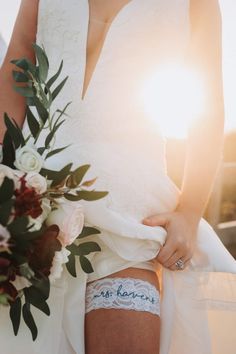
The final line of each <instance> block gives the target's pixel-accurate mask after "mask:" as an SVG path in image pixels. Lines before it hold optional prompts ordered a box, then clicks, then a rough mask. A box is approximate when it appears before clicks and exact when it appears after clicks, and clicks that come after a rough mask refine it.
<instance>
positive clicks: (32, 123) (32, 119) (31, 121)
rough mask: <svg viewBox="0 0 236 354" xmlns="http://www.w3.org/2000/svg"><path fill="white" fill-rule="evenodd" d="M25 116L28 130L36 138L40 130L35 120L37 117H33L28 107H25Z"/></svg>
mask: <svg viewBox="0 0 236 354" xmlns="http://www.w3.org/2000/svg"><path fill="white" fill-rule="evenodd" d="M26 116H27V122H28V126H29V129H30V132H31V134H32V135H33V137H34V138H35V139H36V137H37V135H38V133H39V130H40V125H39V122H38V121H37V119H36V118H35V116H34V115H33V113H32V111H31V110H30V108H29V107H27V109H26Z"/></svg>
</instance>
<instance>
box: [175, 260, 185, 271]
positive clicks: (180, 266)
mask: <svg viewBox="0 0 236 354" xmlns="http://www.w3.org/2000/svg"><path fill="white" fill-rule="evenodd" d="M175 266H176V268H177V269H184V261H183V260H182V259H181V258H180V259H179V260H178V261H177V262H175Z"/></svg>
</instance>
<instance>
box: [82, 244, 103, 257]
mask: <svg viewBox="0 0 236 354" xmlns="http://www.w3.org/2000/svg"><path fill="white" fill-rule="evenodd" d="M100 251H101V247H100V246H99V245H98V244H97V243H96V242H94V241H90V242H84V243H81V244H79V245H78V255H81V256H86V255H87V254H90V253H92V252H100Z"/></svg>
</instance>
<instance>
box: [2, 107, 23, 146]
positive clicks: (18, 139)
mask: <svg viewBox="0 0 236 354" xmlns="http://www.w3.org/2000/svg"><path fill="white" fill-rule="evenodd" d="M4 122H5V125H6V128H7V131H8V133H9V135H10V136H11V138H12V141H13V143H14V146H15V148H16V149H18V148H19V147H20V146H22V145H24V144H25V141H24V137H23V134H22V131H21V129H20V128H19V126H18V125H17V123H16V122H15V121H13V120H11V119H10V118H9V117H8V115H7V114H6V113H4Z"/></svg>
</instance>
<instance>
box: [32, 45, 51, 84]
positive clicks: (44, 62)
mask: <svg viewBox="0 0 236 354" xmlns="http://www.w3.org/2000/svg"><path fill="white" fill-rule="evenodd" d="M33 47H34V51H35V54H36V57H37V60H38V65H39V77H40V80H41V81H42V82H45V81H46V79H47V76H48V69H49V62H48V58H47V55H46V53H45V51H44V50H43V49H42V48H41V47H40V46H38V45H37V44H33Z"/></svg>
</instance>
